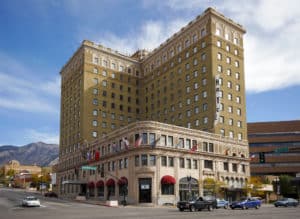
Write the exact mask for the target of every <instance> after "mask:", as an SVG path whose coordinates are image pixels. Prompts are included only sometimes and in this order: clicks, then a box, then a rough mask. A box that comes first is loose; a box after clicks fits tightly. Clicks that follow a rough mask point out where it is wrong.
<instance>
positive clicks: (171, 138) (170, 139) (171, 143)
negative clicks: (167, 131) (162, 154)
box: [168, 136, 174, 147]
mask: <svg viewBox="0 0 300 219" xmlns="http://www.w3.org/2000/svg"><path fill="white" fill-rule="evenodd" d="M173 145H174V144H173V136H168V146H171V147H172V146H173Z"/></svg>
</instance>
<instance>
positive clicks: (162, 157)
mask: <svg viewBox="0 0 300 219" xmlns="http://www.w3.org/2000/svg"><path fill="white" fill-rule="evenodd" d="M161 165H162V166H163V167H166V166H167V157H166V156H161Z"/></svg>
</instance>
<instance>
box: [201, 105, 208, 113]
mask: <svg viewBox="0 0 300 219" xmlns="http://www.w3.org/2000/svg"><path fill="white" fill-rule="evenodd" d="M202 110H203V112H205V111H207V110H208V104H207V103H203V104H202Z"/></svg>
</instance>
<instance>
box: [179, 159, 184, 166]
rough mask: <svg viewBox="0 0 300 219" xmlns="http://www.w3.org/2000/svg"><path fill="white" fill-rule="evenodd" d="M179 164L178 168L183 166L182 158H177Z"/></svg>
mask: <svg viewBox="0 0 300 219" xmlns="http://www.w3.org/2000/svg"><path fill="white" fill-rule="evenodd" d="M179 166H180V168H184V158H182V157H181V158H179Z"/></svg>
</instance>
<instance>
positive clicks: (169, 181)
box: [160, 175, 176, 184]
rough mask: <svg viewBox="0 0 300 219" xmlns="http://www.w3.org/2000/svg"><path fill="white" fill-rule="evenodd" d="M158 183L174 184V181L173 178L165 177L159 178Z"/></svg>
mask: <svg viewBox="0 0 300 219" xmlns="http://www.w3.org/2000/svg"><path fill="white" fill-rule="evenodd" d="M160 182H161V184H175V183H176V179H175V178H174V177H173V176H169V175H166V176H163V177H162V178H161V181H160Z"/></svg>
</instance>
